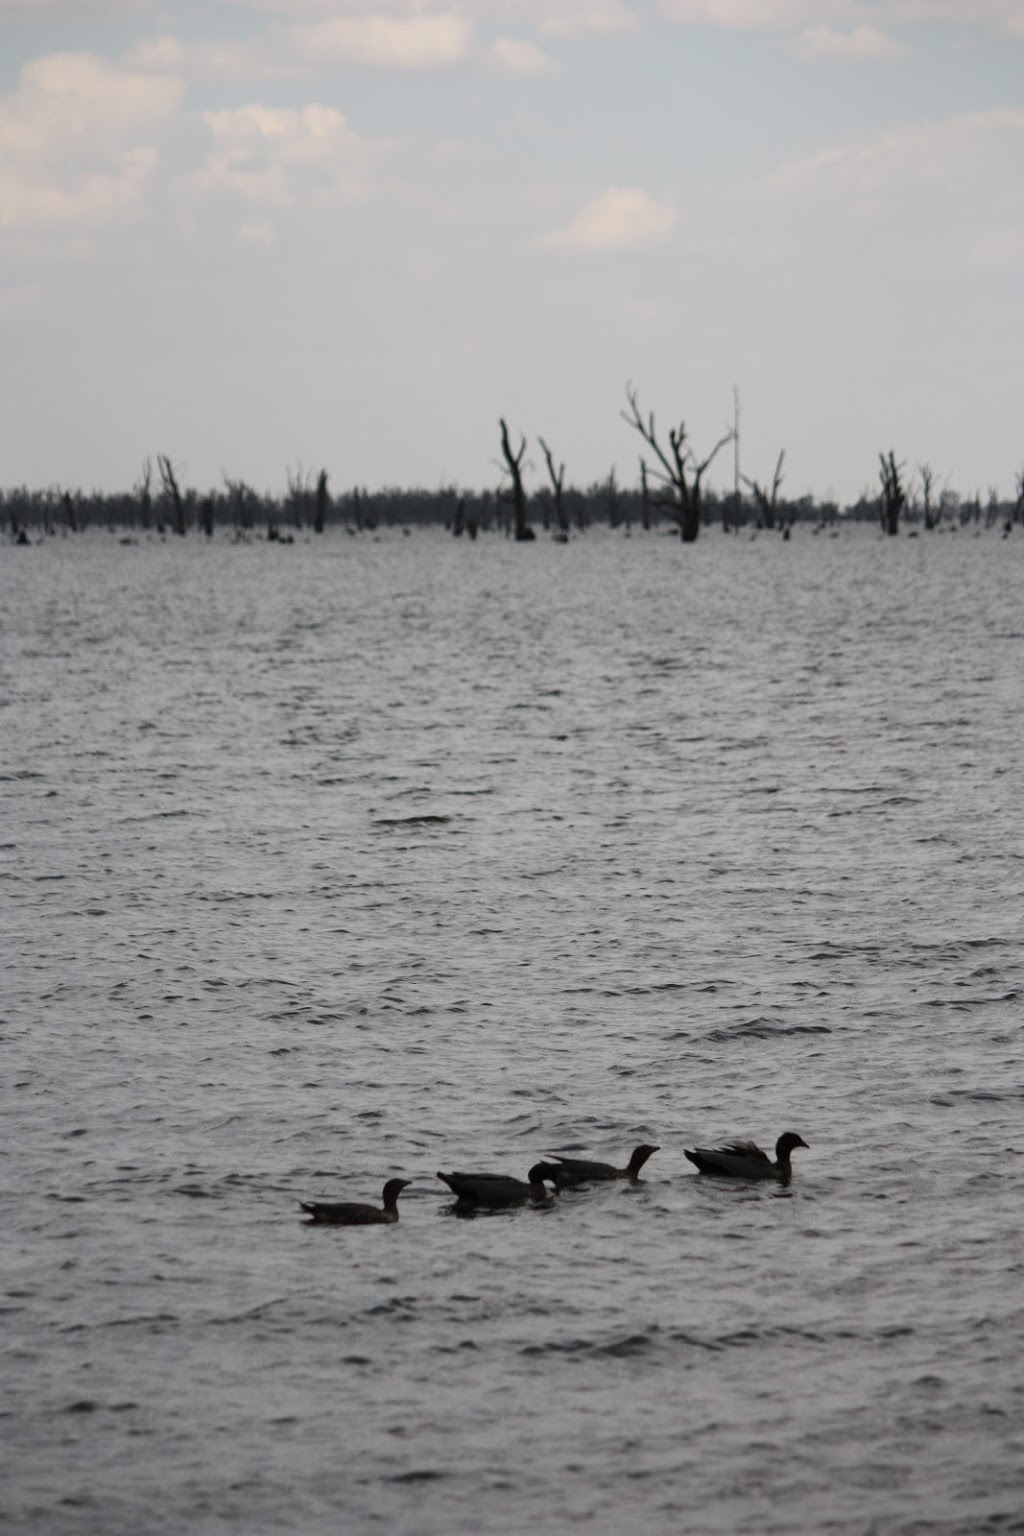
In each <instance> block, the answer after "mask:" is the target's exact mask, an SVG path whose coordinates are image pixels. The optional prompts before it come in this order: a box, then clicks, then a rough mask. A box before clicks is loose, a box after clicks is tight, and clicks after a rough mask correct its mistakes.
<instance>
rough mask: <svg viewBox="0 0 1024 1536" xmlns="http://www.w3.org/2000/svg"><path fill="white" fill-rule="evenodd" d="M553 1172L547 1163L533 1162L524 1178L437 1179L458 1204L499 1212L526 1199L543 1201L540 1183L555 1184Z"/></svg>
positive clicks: (544, 1193) (501, 1175) (446, 1175)
mask: <svg viewBox="0 0 1024 1536" xmlns="http://www.w3.org/2000/svg"><path fill="white" fill-rule="evenodd" d="M556 1173H557V1169H556V1168H555V1167H554V1165H553V1164H551V1163H534V1165H533V1167H532V1168H531V1169H530V1171H529V1173H528V1174H527V1176H526V1178H525V1179H514V1178H512V1177H511V1176H510V1175H509V1174H507V1173H441V1172H438V1175H437V1176H438V1178H439V1179H441V1180H442V1181H443V1182H444V1183H445V1184H447V1185H448V1188H449V1189H450V1190H451V1192H452V1194H453V1195H454V1196H455V1198H456V1200H457V1201H458V1203H459V1205H460V1206H462V1207H463V1208H465V1209H469V1208H470V1207H473V1208H478V1209H482V1210H490V1211H494V1210H503V1209H505V1207H507V1206H512V1205H525V1204H526V1202H527V1201H528V1200H532V1201H534V1202H535V1203H537V1204H540V1203H541V1202H543V1201H545V1200H547V1198H548V1193H547V1190H546V1189H545V1188H544V1181H545V1180H548V1181H549V1182H550V1183H552V1184H554V1183H555V1175H556Z"/></svg>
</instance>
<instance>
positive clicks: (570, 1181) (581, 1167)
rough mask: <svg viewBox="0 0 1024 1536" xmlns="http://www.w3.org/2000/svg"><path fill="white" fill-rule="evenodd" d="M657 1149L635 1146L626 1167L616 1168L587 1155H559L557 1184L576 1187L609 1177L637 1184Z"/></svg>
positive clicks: (567, 1187) (558, 1185)
mask: <svg viewBox="0 0 1024 1536" xmlns="http://www.w3.org/2000/svg"><path fill="white" fill-rule="evenodd" d="M657 1151H658V1148H657V1147H649V1146H646V1145H644V1146H640V1147H635V1148H634V1149H633V1154H632V1156H631V1157H630V1159H629V1162H628V1163H627V1164H626V1166H625V1168H616V1167H615V1165H614V1163H595V1162H591V1161H590V1160H589V1158H585V1157H559V1158H557V1159H556V1161H555V1184H556V1186H557V1188H558V1189H575V1188H576V1186H577V1185H578V1184H591V1183H595V1182H598V1181H602V1182H603V1181H604V1180H607V1179H628V1180H629V1181H630V1183H631V1184H635V1183H636V1182H637V1180H638V1179H639V1177H640V1170H641V1168H642V1167H643V1166H644V1164H645V1163H646V1161H647V1159H648V1158H649V1157H652V1156H653V1154H654V1153H655V1152H657Z"/></svg>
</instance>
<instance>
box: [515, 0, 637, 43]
mask: <svg viewBox="0 0 1024 1536" xmlns="http://www.w3.org/2000/svg"><path fill="white" fill-rule="evenodd" d="M507 10H508V11H509V13H510V14H513V15H515V16H516V18H517V19H518V20H519V21H521V22H523V21H527V20H529V22H530V23H531V24H532V25H533V26H535V27H536V28H537V31H538V32H539V33H540V34H541V36H542V37H564V38H574V37H600V36H609V35H611V34H612V33H616V32H629V31H631V30H632V29H633V28H634V27H636V26H637V25H638V23H639V17H638V15H637V12H636V11H635V10H634V9H632V8H631V6H630V5H629V4H627V3H625V0H535V3H533V4H532V5H531V4H526V3H524V0H514V3H513V4H512V5H509V6H508V7H507Z"/></svg>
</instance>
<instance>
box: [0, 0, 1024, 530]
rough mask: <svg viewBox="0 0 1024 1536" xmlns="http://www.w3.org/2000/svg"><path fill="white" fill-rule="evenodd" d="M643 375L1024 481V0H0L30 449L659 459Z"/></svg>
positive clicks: (91, 467)
mask: <svg viewBox="0 0 1024 1536" xmlns="http://www.w3.org/2000/svg"><path fill="white" fill-rule="evenodd" d="M628 388H631V389H633V390H635V391H636V393H637V397H638V399H639V403H640V406H641V409H642V410H643V411H644V413H645V414H646V413H648V412H653V413H654V416H655V424H656V427H657V430H658V432H659V434H661V436H662V437H663V438H664V437H666V436H667V432H668V429H669V427H672V426H677V425H678V424H679V423H680V422H682V423H685V426H686V430H687V433H688V436H689V441H690V443H691V445H692V448H693V451H694V453H695V454H696V455H697V457H698V458H703V457H705V456H706V455H707V453H709V452H710V450H711V448H712V446H713V445H714V443H715V442H716V441H717V440H718V439H719V438H720V437H721V436H722V435H723V433H725V432H726V431H727V430H728V429H729V428H730V426H731V425H732V424H733V420H734V406H735V402H736V401H737V400H738V404H739V424H740V437H739V469H740V472H741V473H742V474H746V475H748V476H750V477H751V478H753V479H756V480H758V481H760V482H761V483H762V484H767V483H770V482H771V479H772V475H773V472H774V468H775V464H776V461H777V459H778V455H779V453H780V451H784V452H785V480H784V482H783V494H784V495H789V496H792V497H798V496H803V495H808V494H809V495H812V496H814V497H815V498H816V499H825V498H834V499H835V500H837V501H838V502H839V503H840V504H841V505H842V504H847V503H849V502H851V501H853V500H855V499H856V498H857V497H858V496H859V495H860V494H862V493H863V492H865V491H868V492H869V493H871V494H874V493H875V492H876V491H877V488H878V460H879V454H881V453H888V452H889V451H890V450H893V451H894V452H895V454H896V457H897V459H898V460H899V461H900V462H902V463H903V464H904V465H905V470H906V475H907V477H908V478H910V479H913V478H914V477H915V476H916V474H917V472H918V467H919V466H920V465H922V464H926V465H928V466H929V467H930V468H931V470H932V471H933V473H934V475H935V478H936V484H937V486H938V487H940V488H941V487H946V488H948V489H950V490H953V491H956V492H959V493H960V494H963V495H973V494H974V493H976V492H980V493H981V495H982V496H983V498H985V497H987V496H988V494H989V492H990V490H991V489H995V490H996V491H997V493H998V494H999V495H1000V496H1001V497H1004V498H1008V497H1010V496H1012V494H1013V491H1014V483H1015V479H1016V477H1017V476H1018V475H1019V473H1020V472H1021V470H1022V469H1024V0H815V3H811V0H205V3H200V0H179V3H174V4H171V3H167V0H0V423H2V425H0V486H3V487H13V486H16V485H21V484H26V485H28V486H30V487H33V488H37V489H41V488H44V487H48V486H60V487H66V488H72V489H74V488H78V489H82V490H100V491H116V490H127V489H129V488H130V487H131V485H132V484H133V483H134V482H136V481H137V480H138V479H139V477H140V474H141V472H142V466H143V463H144V461H145V459H146V458H147V456H155V455H156V454H158V453H159V454H167V455H168V456H169V457H170V458H171V460H172V462H173V463H174V465H175V466H176V468H177V471H178V475H179V478H180V479H181V481H182V482H183V483H184V484H186V485H190V486H195V487H196V488H197V489H201V490H206V489H210V488H214V487H216V486H218V485H220V484H222V482H223V478H224V477H225V476H229V477H231V478H232V479H242V480H245V481H247V482H248V483H249V484H251V485H252V486H254V487H255V488H256V489H257V490H260V491H280V490H283V489H284V488H285V486H286V484H287V480H288V477H289V476H300V477H302V476H306V475H312V474H315V473H316V471H318V470H319V469H320V468H326V469H327V470H328V472H329V475H330V484H331V487H332V489H334V490H335V491H339V492H340V491H343V490H345V489H347V488H350V487H352V486H355V485H360V486H365V487H367V488H368V489H370V490H375V489H379V488H382V487H390V486H399V487H409V488H411V487H426V488H437V487H440V486H442V485H457V486H459V487H461V488H463V489H484V488H488V487H494V486H495V485H496V484H497V483H498V480H499V478H500V462H499V461H500V439H499V427H498V420H499V417H505V418H506V419H507V420H508V424H509V428H510V430H511V432H512V434H513V438H514V440H515V441H518V438H519V435H520V434H523V435H524V436H525V437H526V438H527V440H528V450H527V462H528V465H529V471H528V475H527V484H528V486H529V487H537V486H539V485H541V484H542V483H544V481H545V478H546V469H545V464H544V457H543V453H542V450H541V448H540V446H539V443H538V437H543V438H544V439H545V441H546V442H547V443H548V445H549V446H550V448H551V450H552V453H553V455H554V458H555V461H556V463H564V465H565V478H566V483H567V484H571V485H575V486H580V487H584V486H588V485H591V484H593V483H595V482H597V481H599V480H603V479H605V478H606V477H607V475H608V474H609V472H610V471H611V470H612V469H613V468H614V470H615V472H616V475H617V477H618V480H619V483H620V485H623V486H630V485H634V484H636V483H637V480H638V475H639V455H640V451H641V449H642V444H641V442H640V440H639V438H638V437H637V435H636V433H635V432H632V431H631V430H630V428H629V426H628V425H627V424H626V423H625V422H624V420H623V419H622V411H623V409H624V408H625V407H626V391H627V389H628ZM735 471H736V464H735V462H734V456H733V452H732V449H731V448H728V449H726V450H725V451H724V452H723V453H722V454H720V455H719V458H718V459H717V460H716V462H715V464H714V466H713V467H712V469H711V471H710V472H709V479H708V481H707V482H706V483H710V484H711V485H713V486H715V488H717V489H719V490H727V489H731V488H732V483H733V476H734V474H735Z"/></svg>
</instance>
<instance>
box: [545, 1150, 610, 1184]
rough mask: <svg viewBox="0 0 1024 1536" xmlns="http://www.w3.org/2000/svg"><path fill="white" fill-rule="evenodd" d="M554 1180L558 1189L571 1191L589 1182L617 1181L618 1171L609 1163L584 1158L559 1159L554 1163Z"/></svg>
mask: <svg viewBox="0 0 1024 1536" xmlns="http://www.w3.org/2000/svg"><path fill="white" fill-rule="evenodd" d="M553 1166H554V1179H555V1183H556V1184H557V1185H558V1187H559V1189H571V1188H572V1187H573V1186H574V1185H576V1184H586V1183H589V1182H590V1181H591V1180H601V1179H617V1178H618V1177H619V1172H620V1170H619V1169H618V1168H614V1167H613V1166H612V1164H611V1163H597V1162H593V1161H591V1159H590V1158H586V1157H559V1158H556V1160H555V1162H554V1165H553Z"/></svg>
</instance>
